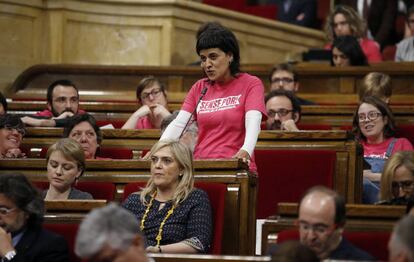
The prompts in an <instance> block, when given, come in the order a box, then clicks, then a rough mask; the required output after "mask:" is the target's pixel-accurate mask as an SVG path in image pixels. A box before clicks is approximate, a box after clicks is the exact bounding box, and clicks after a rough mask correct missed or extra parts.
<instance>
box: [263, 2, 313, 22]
mask: <svg viewBox="0 0 414 262" xmlns="http://www.w3.org/2000/svg"><path fill="white" fill-rule="evenodd" d="M268 3H269V4H276V5H277V10H278V11H277V17H276V18H277V20H278V21H281V22H286V23H290V24H295V25H300V26H306V27H315V25H316V11H317V6H316V0H293V1H292V4H291V6H290V8H289V11H288V12H287V13H286V12H285V8H284V6H283V0H268ZM302 13H303V14H305V17H304V19H302V20H296V17H297V16H298V15H300V14H302Z"/></svg>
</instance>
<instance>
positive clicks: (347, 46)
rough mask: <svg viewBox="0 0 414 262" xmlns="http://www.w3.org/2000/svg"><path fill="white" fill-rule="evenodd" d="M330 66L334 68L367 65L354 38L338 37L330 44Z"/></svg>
mask: <svg viewBox="0 0 414 262" xmlns="http://www.w3.org/2000/svg"><path fill="white" fill-rule="evenodd" d="M331 65H333V66H336V67H344V66H366V65H368V63H367V58H366V57H365V55H364V53H363V52H362V49H361V48H360V47H359V44H358V41H357V39H356V38H355V37H353V36H338V37H336V38H335V39H334V41H333V43H332V60H331Z"/></svg>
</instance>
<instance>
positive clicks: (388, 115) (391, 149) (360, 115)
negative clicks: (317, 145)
mask: <svg viewBox="0 0 414 262" xmlns="http://www.w3.org/2000/svg"><path fill="white" fill-rule="evenodd" d="M395 131H396V126H395V122H394V116H393V114H392V112H391V109H390V108H389V107H388V105H387V104H386V103H385V102H384V101H382V100H381V99H380V98H377V97H375V96H367V97H364V98H363V99H362V100H361V103H360V104H359V106H358V109H357V111H356V113H355V115H354V120H353V132H354V133H355V135H356V137H357V138H358V139H359V141H360V143H361V145H362V146H363V148H364V161H365V162H366V166H367V167H366V168H364V169H365V170H364V191H363V197H362V198H363V199H362V201H363V203H365V204H373V203H375V202H377V201H378V200H379V190H380V189H379V186H380V181H381V174H382V171H383V169H384V165H385V162H386V161H387V160H388V158H390V156H391V155H392V154H394V153H395V152H398V151H403V150H408V151H412V150H413V146H412V145H411V143H410V141H408V140H407V139H406V138H396V137H394V135H395ZM368 166H369V168H368Z"/></svg>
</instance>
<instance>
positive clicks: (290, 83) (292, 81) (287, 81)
mask: <svg viewBox="0 0 414 262" xmlns="http://www.w3.org/2000/svg"><path fill="white" fill-rule="evenodd" d="M269 80H270V91H273V90H277V89H284V90H287V91H292V92H293V93H295V94H296V93H297V92H298V90H299V79H298V74H297V72H296V71H295V69H294V68H293V66H292V65H290V64H287V63H286V64H279V65H276V66H274V67H273V69H272V72H271V74H270V77H269ZM297 99H298V101H299V103H300V104H301V105H314V104H315V103H313V102H312V101H309V100H306V99H303V98H300V97H297Z"/></svg>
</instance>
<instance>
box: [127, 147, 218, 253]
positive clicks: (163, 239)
mask: <svg viewBox="0 0 414 262" xmlns="http://www.w3.org/2000/svg"><path fill="white" fill-rule="evenodd" d="M150 159H151V178H150V179H149V181H148V183H147V185H146V187H145V188H144V189H142V190H141V191H140V192H137V193H133V194H131V195H130V196H129V197H128V199H127V200H126V201H125V203H124V207H125V208H126V209H128V210H130V211H131V212H132V213H134V214H135V215H136V217H137V218H138V221H140V228H141V231H142V232H143V233H144V234H145V237H146V246H147V252H153V253H158V252H159V253H161V252H163V253H197V252H200V253H206V252H208V251H209V249H210V244H211V239H212V220H211V206H210V202H209V199H208V195H207V194H206V193H205V192H204V191H202V190H200V189H196V188H194V187H193V186H194V171H193V170H194V168H193V159H192V154H191V151H190V150H189V149H188V147H186V146H184V145H182V144H180V143H179V142H177V141H165V140H164V141H160V142H158V143H157V144H155V145H154V146H153V147H152V149H151V151H150Z"/></svg>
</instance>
